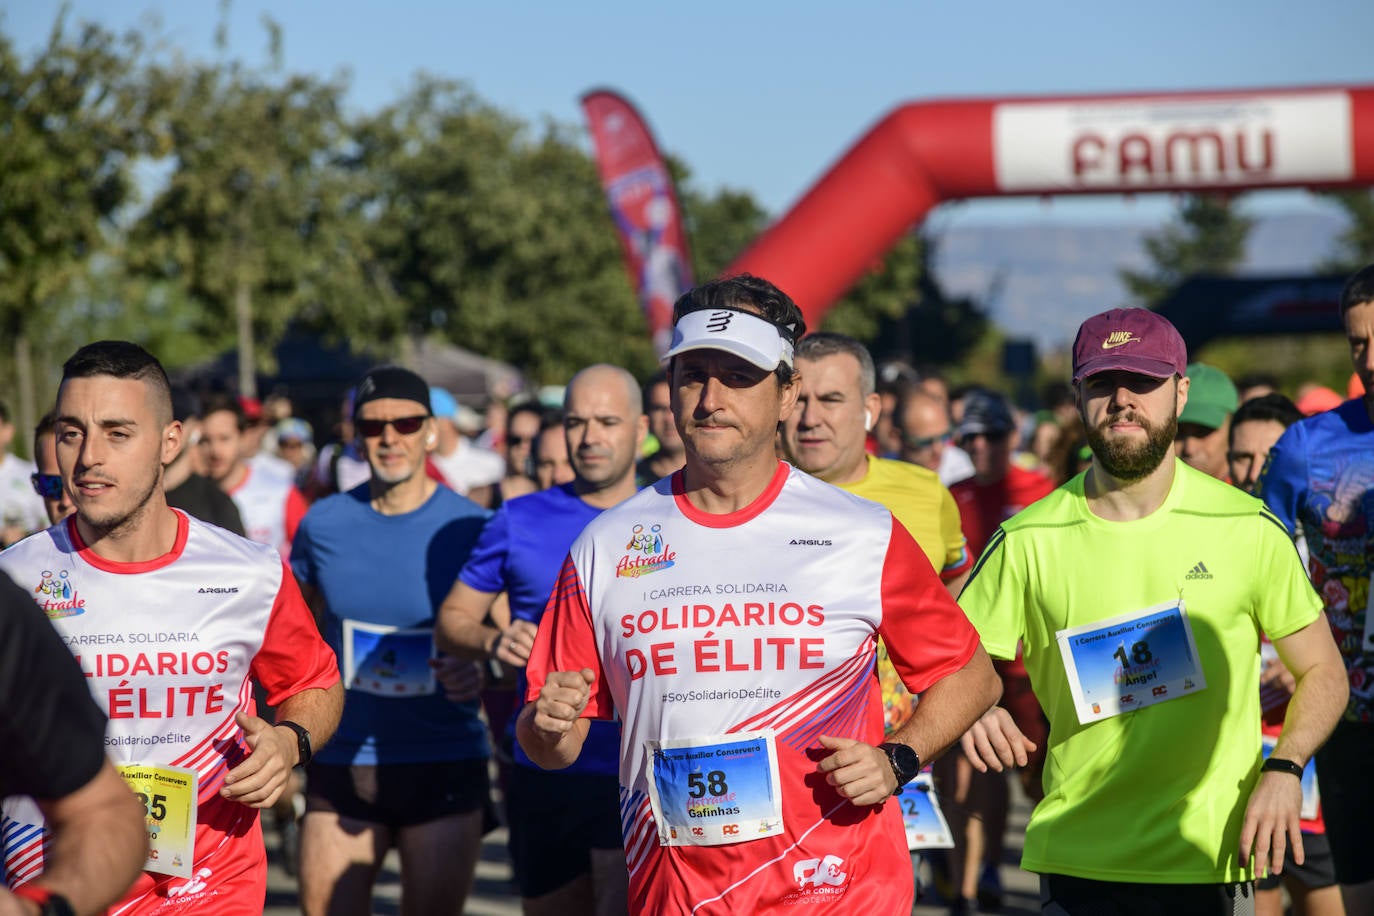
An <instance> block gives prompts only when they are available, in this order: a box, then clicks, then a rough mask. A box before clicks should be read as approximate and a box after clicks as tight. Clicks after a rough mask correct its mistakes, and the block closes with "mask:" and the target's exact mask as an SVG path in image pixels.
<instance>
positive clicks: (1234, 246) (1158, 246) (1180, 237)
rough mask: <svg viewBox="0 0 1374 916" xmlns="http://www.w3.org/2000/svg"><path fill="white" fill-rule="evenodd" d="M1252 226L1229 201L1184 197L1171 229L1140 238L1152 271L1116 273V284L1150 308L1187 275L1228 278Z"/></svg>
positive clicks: (1211, 197)
mask: <svg viewBox="0 0 1374 916" xmlns="http://www.w3.org/2000/svg"><path fill="white" fill-rule="evenodd" d="M1254 224H1255V221H1254V220H1253V219H1251V218H1250V217H1248V216H1243V215H1242V214H1241V213H1240V212H1239V210H1238V208H1237V207H1236V205H1235V200H1234V199H1233V198H1230V197H1220V196H1215V195H1204V194H1189V195H1188V196H1186V197H1185V198H1184V199H1183V203H1182V205H1181V206H1180V207H1179V212H1178V219H1177V220H1176V221H1175V222H1174V223H1173V224H1172V225H1169V226H1166V227H1165V228H1164V229H1163V230H1161V231H1160V232H1157V233H1155V234H1152V235H1148V236H1146V237H1145V251H1146V253H1147V254H1148V255H1149V256H1150V260H1151V261H1152V262H1153V264H1154V269H1153V270H1152V271H1148V272H1137V271H1130V270H1122V271H1120V275H1121V280H1122V282H1123V283H1125V284H1126V289H1127V290H1128V291H1129V292H1130V294H1131V296H1132V298H1134V299H1135V301H1136V304H1138V305H1143V306H1145V307H1147V308H1153V307H1154V306H1156V305H1158V304H1159V303H1161V302H1163V301H1164V300H1165V299H1166V298H1168V296H1169V294H1170V293H1172V292H1173V291H1174V288H1175V287H1177V286H1178V285H1179V284H1180V283H1182V282H1183V281H1184V280H1186V279H1188V278H1189V277H1191V276H1192V275H1193V274H1197V273H1211V274H1229V273H1233V272H1234V271H1235V269H1236V267H1237V266H1239V265H1240V263H1241V261H1242V260H1243V259H1244V257H1245V240H1246V238H1247V237H1248V236H1249V234H1250V230H1251V228H1253V226H1254Z"/></svg>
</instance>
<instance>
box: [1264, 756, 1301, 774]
mask: <svg viewBox="0 0 1374 916" xmlns="http://www.w3.org/2000/svg"><path fill="white" fill-rule="evenodd" d="M1260 769H1261V770H1264V771H1266V772H1270V773H1287V774H1288V775H1289V776H1296V777H1298V778H1299V779H1302V767H1300V766H1298V765H1297V764H1296V763H1294V762H1293V761H1291V760H1284V759H1283V758H1282V757H1266V758H1265V760H1264V763H1263V765H1261V766H1260Z"/></svg>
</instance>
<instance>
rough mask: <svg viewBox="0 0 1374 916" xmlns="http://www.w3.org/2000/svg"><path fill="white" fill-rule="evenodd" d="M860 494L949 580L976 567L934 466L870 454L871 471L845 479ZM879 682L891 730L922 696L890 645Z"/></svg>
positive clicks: (881, 655)
mask: <svg viewBox="0 0 1374 916" xmlns="http://www.w3.org/2000/svg"><path fill="white" fill-rule="evenodd" d="M840 489H842V490H848V491H849V492H850V493H853V494H854V495H855V496H862V497H863V498H864V499H867V500H871V501H873V502H875V503H878V504H879V505H881V506H883V507H885V508H886V509H887V511H889V512H891V513H892V514H893V516H894V517H895V518H896V519H897V521H899V522H901V523H902V527H904V528H906V530H907V531H909V532H910V533H911V537H912V538H913V539H914V540H915V541H916V544H917V546H918V547H920V548H921V550H922V551H923V552H924V553H925V555H926V557H928V558H929V559H930V565H931V566H933V567H934V568H935V571H936V572H938V573H939V574H940V578H941V579H942V580H943V581H945V582H949V581H950V580H952V579H956V578H958V577H959V576H962V575H963V574H964V573H965V572H967V571H968V570H969V569H970V568H971V567H972V566H973V558H972V557H971V556H969V552H968V542H967V541H966V540H965V539H964V531H963V526H962V525H960V524H959V506H958V504H957V503H955V501H954V497H953V496H952V495H951V494H950V492H949V490H948V489H946V487H945V485H944V484H942V483H940V478H939V477H938V476H937V475H936V474H935V472H934V471H931V470H927V469H926V468H923V467H921V466H920V465H915V464H910V463H908V462H905V461H890V460H888V459H886V458H875V457H873V456H872V455H869V456H868V473H867V474H866V475H864V479H863V480H860V481H859V482H857V483H851V484H843V485H841V486H840ZM878 682H879V684H881V685H882V692H883V724H884V726H885V727H886V729H887V733H888V734H889V735H890V734H892V732H894V731H896V730H897V728H898V726H900V725H901V724H902V723H903V722H905V721H906V720H907V719H908V718H910V717H911V713H912V712H913V711H914V710H915V709H916V698H915V697H913V696H912V695H911V693H910V691H908V690H907V689H906V685H905V684H903V683H902V679H901V677H900V676H899V675H898V674H897V671H896V669H895V668H893V667H892V662H891V661H889V660H888V657H887V646H885V645H883V644H882V643H881V642H879V644H878Z"/></svg>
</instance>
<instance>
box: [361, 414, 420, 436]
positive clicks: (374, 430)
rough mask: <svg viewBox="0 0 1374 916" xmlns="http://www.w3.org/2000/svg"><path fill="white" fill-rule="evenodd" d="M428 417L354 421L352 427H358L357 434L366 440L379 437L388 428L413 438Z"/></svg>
mask: <svg viewBox="0 0 1374 916" xmlns="http://www.w3.org/2000/svg"><path fill="white" fill-rule="evenodd" d="M428 419H429V417H427V416H424V415H420V416H416V417H397V418H396V419H395V420H362V419H358V420H354V421H353V425H354V426H356V427H358V432H359V433H361V434H362V435H363V437H364V438H367V439H375V438H376V437H378V436H380V435H381V434H382V433H383V432H384V431H385V430H386V428H387V427H388V426H393V427H395V428H396V432H398V433H400V434H401V435H402V436H413V435H414V434H415V433H418V432H419V431H420V427H422V426H424V425H425V421H426V420H428Z"/></svg>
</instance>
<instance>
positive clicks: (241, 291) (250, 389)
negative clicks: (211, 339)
mask: <svg viewBox="0 0 1374 916" xmlns="http://www.w3.org/2000/svg"><path fill="white" fill-rule="evenodd" d="M234 318H235V320H236V321H237V324H238V344H239V346H238V349H239V394H241V395H243V396H244V397H246V398H256V397H257V396H258V378H257V373H256V372H255V371H254V367H255V366H256V365H257V360H256V359H255V358H254V353H253V293H252V291H251V290H249V288H248V283H247V281H245V280H243V279H242V278H240V279H239V281H238V285H237V286H235V288H234Z"/></svg>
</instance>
